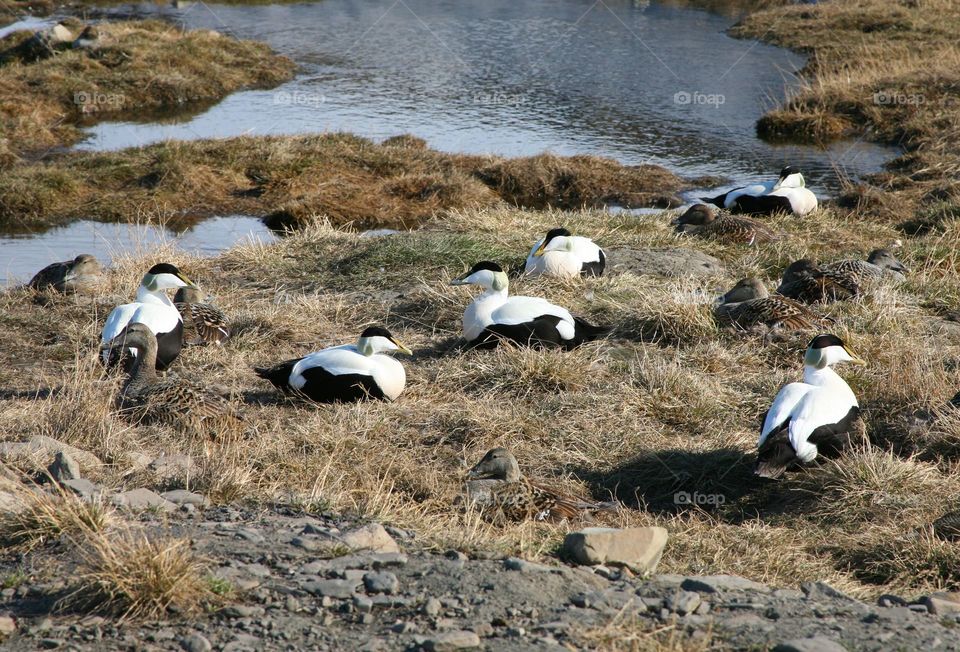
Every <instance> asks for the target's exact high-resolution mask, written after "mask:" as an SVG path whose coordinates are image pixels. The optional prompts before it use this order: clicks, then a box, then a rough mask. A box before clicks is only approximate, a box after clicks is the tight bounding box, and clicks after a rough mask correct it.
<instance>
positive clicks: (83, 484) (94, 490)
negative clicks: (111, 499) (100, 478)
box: [63, 478, 103, 501]
mask: <svg viewBox="0 0 960 652" xmlns="http://www.w3.org/2000/svg"><path fill="white" fill-rule="evenodd" d="M63 486H64V487H66V488H67V489H69V490H70V491H72V492H73V493H75V494H77V495H78V496H80V498H82V499H83V500H86V501H93V500H99V499H100V497H101V496H102V495H103V488H102V487H101V486H100V485H96V484H94V483H92V482H90V481H89V480H87V479H85V478H76V479H74V480H64V482H63Z"/></svg>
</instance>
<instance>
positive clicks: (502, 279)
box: [491, 272, 510, 292]
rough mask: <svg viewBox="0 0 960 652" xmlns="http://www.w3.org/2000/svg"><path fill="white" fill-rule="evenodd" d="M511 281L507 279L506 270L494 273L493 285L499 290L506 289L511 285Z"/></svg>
mask: <svg viewBox="0 0 960 652" xmlns="http://www.w3.org/2000/svg"><path fill="white" fill-rule="evenodd" d="M509 284H510V281H509V280H508V279H507V273H506V272H494V273H493V283H492V285H491V287H492V288H493V289H494V290H496V291H497V292H499V291H500V290H506V289H507V287H508V286H509Z"/></svg>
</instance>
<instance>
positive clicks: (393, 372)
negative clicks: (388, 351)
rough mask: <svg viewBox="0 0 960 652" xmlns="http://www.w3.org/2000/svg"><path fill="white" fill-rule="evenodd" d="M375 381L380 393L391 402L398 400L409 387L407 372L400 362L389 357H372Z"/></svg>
mask: <svg viewBox="0 0 960 652" xmlns="http://www.w3.org/2000/svg"><path fill="white" fill-rule="evenodd" d="M370 357H371V361H372V362H373V379H374V380H375V381H376V382H377V386H378V387H379V388H380V391H382V392H383V394H384V396H386V397H387V398H388V399H390V400H391V401H393V400H396V398H397V397H398V396H400V394H401V392H403V389H404V387H406V385H407V372H406V371H405V370H404V368H403V365H402V364H400V361H399V360H394V359H393V358H391V357H390V356H389V355H383V354H380V353H378V354H376V355H372V356H370Z"/></svg>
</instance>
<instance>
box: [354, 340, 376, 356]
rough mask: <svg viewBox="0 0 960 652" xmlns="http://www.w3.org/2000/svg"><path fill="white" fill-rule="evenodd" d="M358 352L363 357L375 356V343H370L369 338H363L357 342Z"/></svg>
mask: <svg viewBox="0 0 960 652" xmlns="http://www.w3.org/2000/svg"><path fill="white" fill-rule="evenodd" d="M357 351H359V352H360V353H361V354H362V355H367V356H369V355H373V342H371V341H370V338H369V337H361V338H360V339H359V340H357Z"/></svg>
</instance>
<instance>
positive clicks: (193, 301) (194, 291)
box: [173, 287, 230, 344]
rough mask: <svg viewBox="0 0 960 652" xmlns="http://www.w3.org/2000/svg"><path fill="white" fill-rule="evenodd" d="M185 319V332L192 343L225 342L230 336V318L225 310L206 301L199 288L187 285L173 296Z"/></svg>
mask: <svg viewBox="0 0 960 652" xmlns="http://www.w3.org/2000/svg"><path fill="white" fill-rule="evenodd" d="M173 305H174V306H176V308H177V311H178V312H179V313H180V317H181V319H182V320H183V326H184V332H185V333H187V334H188V337H190V336H192V339H188V340H187V342H188V343H190V344H223V343H224V342H225V341H226V340H227V339H229V337H230V320H228V319H227V316H226V315H225V314H223V311H222V310H220V309H219V308H217V307H216V306H214V305H211V304H209V303H205V302H204V300H203V293H201V292H200V290H199V289H198V288H195V287H186V288H180V289H179V290H177V293H176V295H174V297H173Z"/></svg>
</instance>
